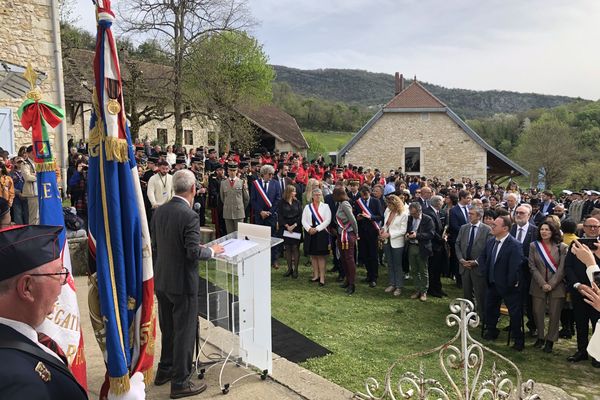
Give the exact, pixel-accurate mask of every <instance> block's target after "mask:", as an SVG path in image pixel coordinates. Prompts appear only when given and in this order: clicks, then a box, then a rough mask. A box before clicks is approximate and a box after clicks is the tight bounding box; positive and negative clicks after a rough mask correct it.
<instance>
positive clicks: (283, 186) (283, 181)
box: [281, 178, 285, 192]
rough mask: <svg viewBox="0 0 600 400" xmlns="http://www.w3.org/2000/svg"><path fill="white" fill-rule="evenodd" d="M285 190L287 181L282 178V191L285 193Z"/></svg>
mask: <svg viewBox="0 0 600 400" xmlns="http://www.w3.org/2000/svg"><path fill="white" fill-rule="evenodd" d="M284 190H285V179H284V178H281V191H282V192H283V191H284Z"/></svg>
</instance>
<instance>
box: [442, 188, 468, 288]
mask: <svg viewBox="0 0 600 400" xmlns="http://www.w3.org/2000/svg"><path fill="white" fill-rule="evenodd" d="M472 198H473V197H472V196H471V193H469V192H467V191H466V190H464V189H463V190H460V191H459V192H458V204H457V205H455V206H454V207H452V208H451V209H450V213H449V214H448V219H449V221H448V247H449V249H450V258H449V264H450V276H451V277H454V278H455V279H456V286H457V287H459V288H462V281H461V279H462V278H461V276H460V273H459V271H458V269H459V268H458V259H457V258H456V252H455V246H456V238H457V237H458V232H459V231H460V227H461V226H463V225H464V224H466V223H468V222H469V210H468V206H469V205H470V204H471V200H472Z"/></svg>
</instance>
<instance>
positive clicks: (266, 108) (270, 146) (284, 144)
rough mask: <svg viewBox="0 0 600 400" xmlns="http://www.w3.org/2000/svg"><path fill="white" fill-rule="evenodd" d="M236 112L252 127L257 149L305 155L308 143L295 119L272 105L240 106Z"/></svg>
mask: <svg viewBox="0 0 600 400" xmlns="http://www.w3.org/2000/svg"><path fill="white" fill-rule="evenodd" d="M237 111H238V112H239V113H240V114H241V115H243V116H244V117H245V118H246V119H247V120H248V121H250V123H251V124H252V125H253V126H254V128H255V130H256V131H257V134H258V138H259V145H258V147H259V149H265V150H267V151H270V152H273V151H274V150H279V151H280V152H288V151H291V152H293V153H301V154H304V155H306V151H307V150H308V142H307V141H306V138H305V137H304V135H303V134H302V130H301V129H300V127H299V126H298V123H297V122H296V119H295V118H294V117H292V116H291V115H289V114H288V113H286V112H285V111H283V110H281V109H279V108H277V107H275V106H274V105H272V104H263V105H260V106H256V107H248V106H240V107H238V108H237Z"/></svg>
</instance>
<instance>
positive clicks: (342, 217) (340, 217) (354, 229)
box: [333, 188, 359, 295]
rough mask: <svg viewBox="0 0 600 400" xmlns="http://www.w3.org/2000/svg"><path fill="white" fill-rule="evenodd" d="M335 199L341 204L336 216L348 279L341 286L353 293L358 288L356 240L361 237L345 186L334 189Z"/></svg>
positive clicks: (339, 244) (338, 246) (339, 243)
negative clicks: (355, 259)
mask: <svg viewBox="0 0 600 400" xmlns="http://www.w3.org/2000/svg"><path fill="white" fill-rule="evenodd" d="M333 201H335V202H336V203H338V204H339V205H338V209H337V212H336V213H335V216H334V218H335V223H336V225H337V231H338V239H337V248H338V249H339V252H340V261H341V263H342V268H343V269H344V274H345V276H346V281H345V282H344V283H343V284H342V286H341V287H342V288H344V289H346V293H348V294H349V295H351V294H352V293H354V291H355V288H356V286H355V284H354V282H355V279H356V262H355V261H354V248H355V247H356V241H357V240H358V239H359V237H358V224H357V223H356V218H355V217H354V212H353V210H352V206H351V205H350V202H349V201H348V195H347V194H346V191H345V190H344V189H343V188H335V189H333Z"/></svg>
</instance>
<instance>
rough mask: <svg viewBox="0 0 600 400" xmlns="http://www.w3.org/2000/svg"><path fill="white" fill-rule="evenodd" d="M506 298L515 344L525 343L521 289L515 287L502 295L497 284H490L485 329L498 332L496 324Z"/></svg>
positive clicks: (487, 294)
mask: <svg viewBox="0 0 600 400" xmlns="http://www.w3.org/2000/svg"><path fill="white" fill-rule="evenodd" d="M503 299H504V304H506V307H507V308H508V316H509V318H510V328H511V335H512V337H513V338H514V341H515V344H523V343H524V341H525V337H524V335H523V330H522V329H521V321H522V320H523V307H522V305H523V301H522V295H521V291H520V290H519V289H518V288H514V290H511V291H510V292H508V293H505V294H504V296H502V295H501V294H500V293H499V292H498V289H497V288H496V285H494V284H488V289H487V292H486V295H485V329H487V330H489V331H492V332H497V331H498V329H497V328H496V324H497V323H498V319H499V318H500V304H501V303H502V300H503Z"/></svg>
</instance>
